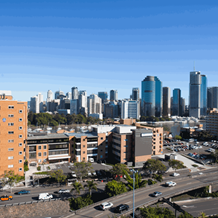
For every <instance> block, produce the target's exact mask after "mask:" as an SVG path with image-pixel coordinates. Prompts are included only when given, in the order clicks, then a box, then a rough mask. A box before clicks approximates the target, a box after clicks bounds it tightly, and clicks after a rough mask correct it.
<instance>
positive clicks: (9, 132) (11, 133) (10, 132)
mask: <svg viewBox="0 0 218 218" xmlns="http://www.w3.org/2000/svg"><path fill="white" fill-rule="evenodd" d="M8 134H9V135H13V134H14V131H8ZM19 138H23V135H21V134H20V135H19Z"/></svg>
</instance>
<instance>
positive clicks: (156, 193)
mask: <svg viewBox="0 0 218 218" xmlns="http://www.w3.org/2000/svg"><path fill="white" fill-rule="evenodd" d="M151 195H152V196H153V197H158V196H160V195H162V193H161V192H154V193H152V194H151Z"/></svg>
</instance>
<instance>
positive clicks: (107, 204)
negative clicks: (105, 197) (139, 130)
mask: <svg viewBox="0 0 218 218" xmlns="http://www.w3.org/2000/svg"><path fill="white" fill-rule="evenodd" d="M113 206H114V205H113V204H112V203H111V202H104V203H102V204H101V205H100V207H101V209H102V210H107V209H110V208H111V207H113Z"/></svg>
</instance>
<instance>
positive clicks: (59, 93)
mask: <svg viewBox="0 0 218 218" xmlns="http://www.w3.org/2000/svg"><path fill="white" fill-rule="evenodd" d="M65 97H66V96H65V95H64V92H63V91H60V90H59V91H56V92H55V99H62V98H65Z"/></svg>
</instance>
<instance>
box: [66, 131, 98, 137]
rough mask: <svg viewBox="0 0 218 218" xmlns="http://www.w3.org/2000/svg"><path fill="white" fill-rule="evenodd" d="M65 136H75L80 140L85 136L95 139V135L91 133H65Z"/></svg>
mask: <svg viewBox="0 0 218 218" xmlns="http://www.w3.org/2000/svg"><path fill="white" fill-rule="evenodd" d="M65 135H66V136H68V137H69V136H75V137H76V138H81V137H82V136H87V137H89V138H91V137H96V136H97V134H95V133H92V132H82V133H81V132H80V133H65Z"/></svg>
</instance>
